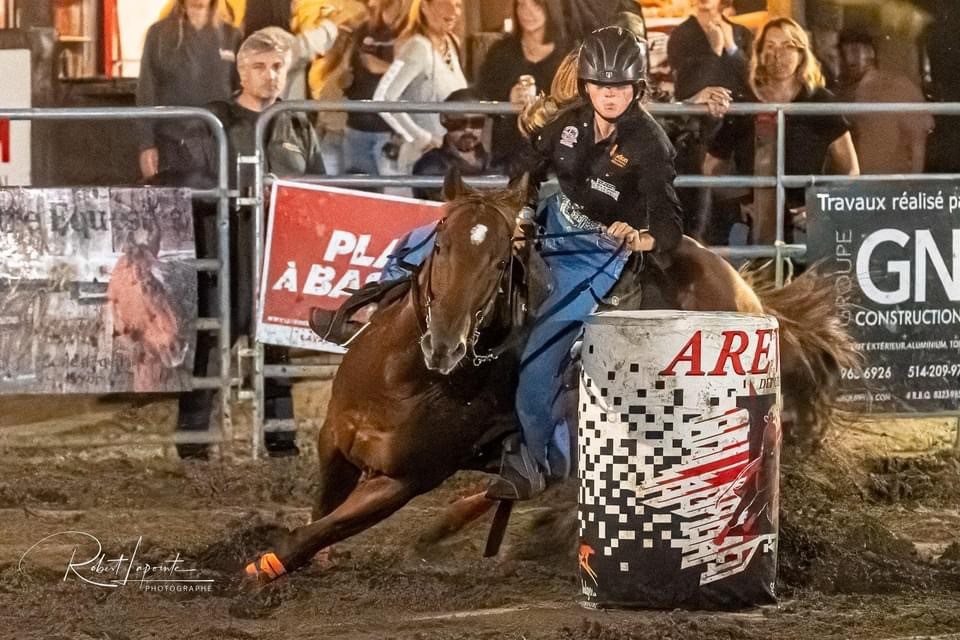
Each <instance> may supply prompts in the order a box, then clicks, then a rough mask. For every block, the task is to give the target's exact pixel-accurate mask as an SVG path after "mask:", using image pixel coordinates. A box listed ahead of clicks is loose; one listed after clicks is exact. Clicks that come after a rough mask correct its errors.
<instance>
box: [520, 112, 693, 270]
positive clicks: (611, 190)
mask: <svg viewBox="0 0 960 640" xmlns="http://www.w3.org/2000/svg"><path fill="white" fill-rule="evenodd" d="M593 118H594V112H593V107H592V106H591V105H589V104H586V105H582V106H573V107H570V108H568V109H567V110H565V111H561V112H560V113H559V114H558V115H557V117H556V118H554V120H553V121H551V122H549V123H548V124H547V125H546V126H545V127H544V128H543V129H542V130H540V131H539V132H538V133H536V134H534V135H533V136H532V139H531V143H532V148H533V153H532V154H531V156H530V158H529V160H528V163H527V168H528V170H529V171H530V191H531V197H532V199H533V200H535V199H536V197H537V196H536V194H537V192H538V191H539V187H540V184H541V183H542V182H543V181H544V180H545V179H546V178H547V174H548V172H549V171H550V170H551V169H552V170H553V171H554V172H556V174H557V179H558V180H559V182H560V189H561V191H563V193H564V194H565V195H566V196H567V197H568V198H569V199H570V200H571V201H572V202H573V203H574V204H576V205H579V206H580V207H581V208H582V212H583V213H584V214H585V215H586V216H587V217H589V218H590V219H592V220H594V221H596V222H599V223H601V224H603V225H609V224H612V223H613V222H617V221H622V222H626V223H627V224H629V225H630V226H632V227H634V228H635V229H649V231H650V234H651V235H653V237H654V238H655V239H656V241H657V244H656V250H657V251H661V252H669V251H671V250H672V249H674V248H675V247H676V246H677V244H678V243H679V242H680V237H681V236H682V234H683V231H682V222H681V205H680V201H679V199H678V198H677V194H676V192H675V191H674V188H673V179H674V178H675V177H676V170H675V169H674V165H673V158H674V155H675V153H674V150H673V146H672V145H671V144H670V141H669V140H668V139H667V136H666V134H665V133H664V131H663V129H662V128H661V127H660V125H659V124H658V123H657V122H656V120H654V119H653V117H652V116H651V115H650V114H649V113H647V112H646V111H645V110H643V109H641V108H640V107H639V106H638V105H636V104H634V105H633V106H631V107H630V108H629V109H628V111H627V112H626V113H625V114H624V115H623V116H622V117H621V118H620V119H619V120H618V121H617V129H616V132H615V133H614V134H613V135H612V136H611V137H609V138H607V139H606V140H602V141H600V142H596V141H595V140H594V124H593Z"/></svg>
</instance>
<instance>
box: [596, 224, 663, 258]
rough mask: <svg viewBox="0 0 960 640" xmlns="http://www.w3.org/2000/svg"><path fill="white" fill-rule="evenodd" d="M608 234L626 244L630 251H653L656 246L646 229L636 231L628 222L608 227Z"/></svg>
mask: <svg viewBox="0 0 960 640" xmlns="http://www.w3.org/2000/svg"><path fill="white" fill-rule="evenodd" d="M607 233H608V234H610V235H611V236H613V237H614V238H616V239H617V240H622V241H623V242H625V243H626V246H627V248H628V249H630V251H652V250H653V248H654V246H655V244H656V241H655V240H654V238H653V236H652V235H650V234H649V233H648V232H647V230H646V229H640V230H638V229H634V228H633V227H631V226H630V225H629V224H627V223H626V222H614V223H613V224H611V225H610V226H609V227H607Z"/></svg>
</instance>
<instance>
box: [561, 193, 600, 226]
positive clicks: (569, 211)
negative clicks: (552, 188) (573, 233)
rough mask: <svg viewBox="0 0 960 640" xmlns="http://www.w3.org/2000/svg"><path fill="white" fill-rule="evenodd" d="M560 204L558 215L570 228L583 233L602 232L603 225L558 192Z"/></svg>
mask: <svg viewBox="0 0 960 640" xmlns="http://www.w3.org/2000/svg"><path fill="white" fill-rule="evenodd" d="M557 198H558V200H559V204H560V215H562V216H563V217H564V218H565V219H566V220H567V222H569V223H570V224H571V225H572V226H574V227H576V228H578V229H582V230H584V231H603V225H602V224H600V223H599V222H597V221H596V220H594V219H593V218H591V217H590V216H588V215H587V214H586V212H584V210H583V207H582V206H581V205H579V204H577V203H576V202H574V201H573V200H571V199H570V198H568V197H567V196H566V194H565V193H563V192H562V191H560V192H559V193H557Z"/></svg>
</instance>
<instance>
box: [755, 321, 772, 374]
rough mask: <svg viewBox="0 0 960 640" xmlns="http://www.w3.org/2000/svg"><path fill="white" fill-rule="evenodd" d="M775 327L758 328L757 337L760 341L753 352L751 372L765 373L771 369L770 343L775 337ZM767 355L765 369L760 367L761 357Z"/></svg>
mask: <svg viewBox="0 0 960 640" xmlns="http://www.w3.org/2000/svg"><path fill="white" fill-rule="evenodd" d="M773 331H774V330H773V329H757V339H758V340H759V341H760V342H759V344H757V350H756V352H755V353H754V354H753V364H751V365H750V373H752V374H754V375H758V374H764V373H766V372H768V371H770V358H769V357H768V356H769V355H770V345H771V338H772V337H773ZM764 357H766V365H764V367H763V369H761V368H760V358H764Z"/></svg>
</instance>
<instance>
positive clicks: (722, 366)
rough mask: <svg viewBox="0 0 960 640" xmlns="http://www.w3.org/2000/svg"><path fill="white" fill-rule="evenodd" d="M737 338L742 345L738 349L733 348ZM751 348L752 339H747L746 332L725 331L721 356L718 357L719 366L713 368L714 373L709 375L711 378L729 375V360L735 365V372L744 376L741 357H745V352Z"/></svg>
mask: <svg viewBox="0 0 960 640" xmlns="http://www.w3.org/2000/svg"><path fill="white" fill-rule="evenodd" d="M735 338H737V339H739V340H740V344H739V345H737V347H736V349H734V347H733V340H734V339H735ZM749 346H750V338H748V337H747V332H746V331H724V332H723V347H722V348H721V349H720V355H719V356H717V364H716V366H715V367H714V368H713V371H711V372H710V373H709V375H711V376H722V375H725V374H726V373H727V369H726V363H727V360H729V361H730V362H731V364H733V370H734V371H735V372H736V373H737V374H738V375H741V376H742V375H744V373H745V372H744V370H743V363H742V362H740V356H741V355H743V352H744V351H746V350H747V347H749Z"/></svg>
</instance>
